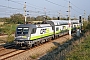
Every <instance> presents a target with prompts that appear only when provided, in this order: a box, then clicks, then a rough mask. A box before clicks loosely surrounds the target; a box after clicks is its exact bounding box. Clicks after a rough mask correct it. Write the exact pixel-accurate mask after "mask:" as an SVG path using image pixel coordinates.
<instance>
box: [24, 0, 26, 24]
mask: <svg viewBox="0 0 90 60" xmlns="http://www.w3.org/2000/svg"><path fill="white" fill-rule="evenodd" d="M24 16H25V24H26V19H27V16H26V2H25V4H24Z"/></svg>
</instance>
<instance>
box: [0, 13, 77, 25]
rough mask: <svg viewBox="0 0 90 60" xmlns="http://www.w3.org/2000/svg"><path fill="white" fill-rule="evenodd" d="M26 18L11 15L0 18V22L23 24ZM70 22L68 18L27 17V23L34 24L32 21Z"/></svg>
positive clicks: (19, 15)
mask: <svg viewBox="0 0 90 60" xmlns="http://www.w3.org/2000/svg"><path fill="white" fill-rule="evenodd" d="M24 19H25V17H24V16H23V15H22V14H20V13H17V14H13V15H11V16H10V17H3V18H0V22H5V23H8V24H10V23H13V24H23V23H24V22H25V21H24ZM45 19H46V20H52V19H53V20H59V19H61V20H68V17H67V18H65V17H62V18H59V17H49V16H37V17H30V16H28V17H27V22H28V21H29V22H32V21H43V20H45ZM73 19H77V18H73Z"/></svg>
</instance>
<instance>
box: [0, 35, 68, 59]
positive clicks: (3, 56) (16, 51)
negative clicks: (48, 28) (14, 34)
mask: <svg viewBox="0 0 90 60" xmlns="http://www.w3.org/2000/svg"><path fill="white" fill-rule="evenodd" d="M66 35H67V34H66ZM63 36H65V35H63ZM63 36H60V37H59V38H61V37H63ZM59 38H56V39H59ZM56 39H55V40H56ZM52 41H53V40H50V42H52ZM47 43H49V42H47ZM44 44H45V43H44ZM41 45H43V44H40V45H38V46H41ZM38 46H34V47H32V48H30V49H26V50H19V49H14V50H11V51H9V52H6V53H5V52H4V53H3V54H1V55H0V60H5V59H8V58H11V57H13V56H15V55H18V54H20V53H23V52H26V51H28V50H32V49H33V48H36V47H38ZM9 47H13V46H12V45H11V46H10V45H9V46H7V47H6V48H1V49H0V51H2V50H3V51H4V50H8V49H7V48H9Z"/></svg>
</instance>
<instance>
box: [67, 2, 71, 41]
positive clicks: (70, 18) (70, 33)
mask: <svg viewBox="0 0 90 60" xmlns="http://www.w3.org/2000/svg"><path fill="white" fill-rule="evenodd" d="M70 7H71V6H70V1H69V10H68V13H69V14H68V17H69V35H70V39H71V18H70Z"/></svg>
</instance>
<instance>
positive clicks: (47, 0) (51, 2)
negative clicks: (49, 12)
mask: <svg viewBox="0 0 90 60" xmlns="http://www.w3.org/2000/svg"><path fill="white" fill-rule="evenodd" d="M45 1H47V2H49V3H52V4H54V5H57V6H61V7H64V8H68V7H65V6H62V5H59V4H57V3H54V2H51V1H49V0H45Z"/></svg>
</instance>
